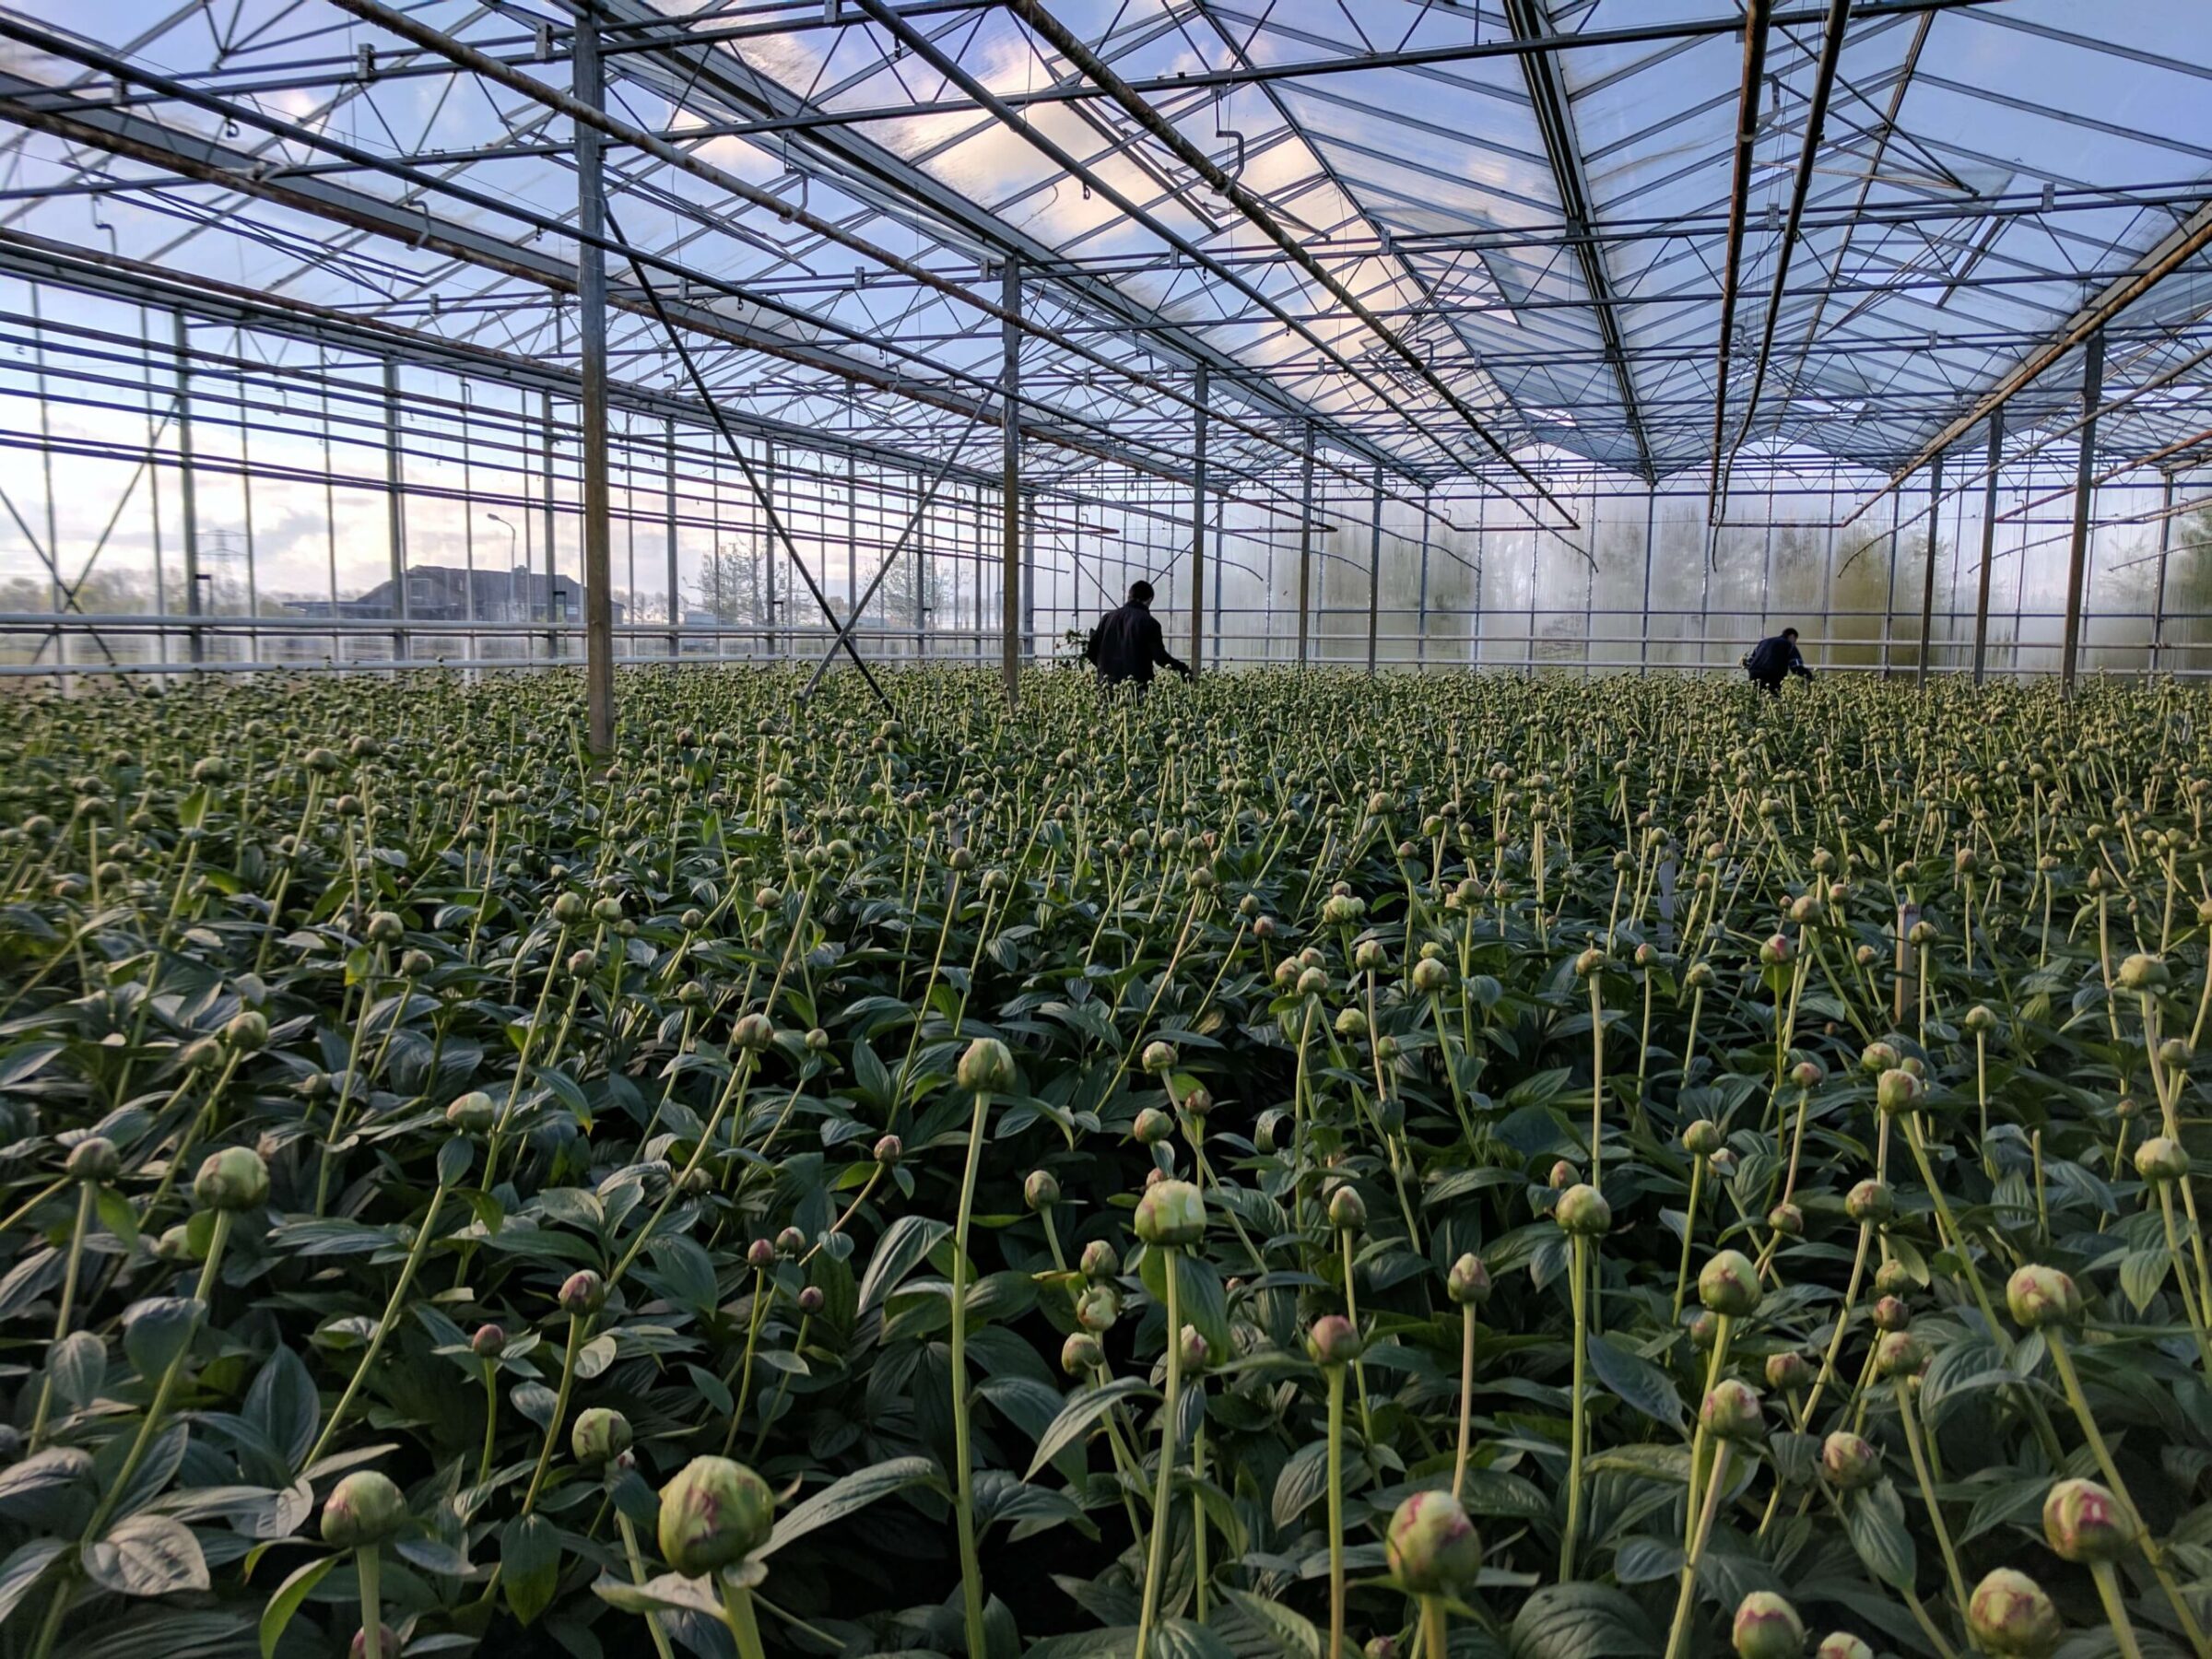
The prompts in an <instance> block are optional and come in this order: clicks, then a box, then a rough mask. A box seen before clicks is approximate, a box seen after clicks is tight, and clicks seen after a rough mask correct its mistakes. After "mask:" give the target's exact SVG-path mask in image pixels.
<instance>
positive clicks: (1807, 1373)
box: [1767, 1353, 1813, 1393]
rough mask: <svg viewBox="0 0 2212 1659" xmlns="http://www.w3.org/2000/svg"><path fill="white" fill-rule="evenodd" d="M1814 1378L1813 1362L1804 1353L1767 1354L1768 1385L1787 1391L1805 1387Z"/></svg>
mask: <svg viewBox="0 0 2212 1659" xmlns="http://www.w3.org/2000/svg"><path fill="white" fill-rule="evenodd" d="M1812 1380H1813V1362H1812V1361H1811V1360H1809V1359H1806V1357H1805V1356H1804V1355H1803V1354H1795V1353H1781V1354H1769V1355H1768V1356H1767V1386H1768V1387H1769V1388H1778V1389H1781V1390H1783V1392H1784V1393H1787V1392H1788V1391H1789V1390H1791V1389H1793V1388H1803V1387H1805V1386H1806V1384H1807V1383H1809V1382H1812Z"/></svg>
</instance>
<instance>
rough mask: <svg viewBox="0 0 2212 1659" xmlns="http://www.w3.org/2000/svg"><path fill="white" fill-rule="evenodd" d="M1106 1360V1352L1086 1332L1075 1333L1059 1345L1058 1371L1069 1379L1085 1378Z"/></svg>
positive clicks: (1093, 1337)
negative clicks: (1063, 1372) (1064, 1373)
mask: <svg viewBox="0 0 2212 1659" xmlns="http://www.w3.org/2000/svg"><path fill="white" fill-rule="evenodd" d="M1105 1358H1106V1350H1105V1348H1104V1347H1101V1346H1100V1343H1099V1339H1098V1338H1097V1337H1096V1336H1093V1335H1091V1334H1090V1333H1089V1332H1088V1331H1075V1332H1072V1333H1070V1334H1069V1335H1068V1338H1067V1340H1066V1341H1065V1342H1064V1343H1062V1344H1061V1345H1060V1369H1061V1370H1062V1371H1065V1372H1066V1373H1067V1374H1068V1375H1069V1376H1071V1377H1087V1376H1088V1375H1089V1374H1090V1373H1091V1372H1092V1371H1096V1370H1098V1368H1099V1366H1100V1364H1101V1363H1102V1362H1103V1361H1104V1359H1105Z"/></svg>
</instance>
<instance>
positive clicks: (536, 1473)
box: [523, 1313, 588, 1515]
mask: <svg viewBox="0 0 2212 1659" xmlns="http://www.w3.org/2000/svg"><path fill="white" fill-rule="evenodd" d="M586 1323H588V1322H587V1319H586V1316H585V1315H583V1314H582V1313H571V1314H570V1315H569V1341H568V1346H567V1347H566V1348H565V1349H564V1350H563V1351H562V1353H561V1356H560V1387H559V1391H557V1392H556V1394H554V1396H553V1419H552V1421H550V1422H549V1423H547V1425H546V1438H545V1440H544V1441H542V1442H541V1443H540V1444H539V1446H538V1448H537V1467H536V1468H535V1469H534V1470H532V1471H531V1474H530V1489H529V1490H528V1491H526V1492H524V1494H523V1513H524V1514H525V1515H527V1514H528V1513H530V1512H531V1511H532V1510H534V1509H535V1508H536V1507H537V1491H538V1488H540V1487H542V1486H544V1485H545V1483H546V1471H547V1469H549V1468H551V1467H552V1466H553V1447H554V1445H555V1443H556V1442H557V1441H559V1439H560V1426H561V1425H562V1424H563V1423H565V1422H567V1421H568V1418H569V1394H570V1391H571V1389H573V1388H574V1387H575V1386H576V1353H577V1350H578V1349H580V1348H581V1347H583V1327H584V1325H585V1324H586Z"/></svg>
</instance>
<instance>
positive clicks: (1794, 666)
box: [1790, 645, 1813, 680]
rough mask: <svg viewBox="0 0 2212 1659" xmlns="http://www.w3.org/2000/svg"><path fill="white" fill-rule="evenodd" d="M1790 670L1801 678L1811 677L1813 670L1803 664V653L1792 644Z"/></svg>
mask: <svg viewBox="0 0 2212 1659" xmlns="http://www.w3.org/2000/svg"><path fill="white" fill-rule="evenodd" d="M1790 672H1791V673H1792V674H1794V675H1795V676H1796V677H1798V678H1799V679H1801V680H1809V679H1811V678H1812V677H1813V671H1812V670H1811V669H1810V668H1807V667H1806V665H1805V653H1804V652H1802V651H1800V650H1798V649H1797V647H1796V646H1794V645H1793V646H1791V647H1790Z"/></svg>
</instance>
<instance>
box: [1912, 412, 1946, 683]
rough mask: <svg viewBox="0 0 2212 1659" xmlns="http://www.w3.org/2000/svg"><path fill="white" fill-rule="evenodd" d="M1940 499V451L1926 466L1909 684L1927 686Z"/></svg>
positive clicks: (1939, 525) (1933, 630)
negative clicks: (1924, 535)
mask: <svg viewBox="0 0 2212 1659" xmlns="http://www.w3.org/2000/svg"><path fill="white" fill-rule="evenodd" d="M1942 500H1943V452H1942V451H1941V450H1937V451H1936V452H1935V460H1933V461H1931V462H1930V463H1929V464H1928V568H1927V569H1926V570H1925V571H1922V572H1921V578H1920V660H1919V661H1918V662H1917V663H1916V664H1914V665H1913V669H1912V683H1913V684H1914V685H1915V686H1924V685H1926V684H1927V683H1928V647H1929V644H1930V642H1931V639H1932V636H1933V634H1934V632H1935V532H1936V531H1937V530H1938V529H1940V528H1941V524H1940V523H1939V520H1940V516H1941V515H1940V513H1939V512H1938V508H1939V506H1940V504H1941V502H1942Z"/></svg>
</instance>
